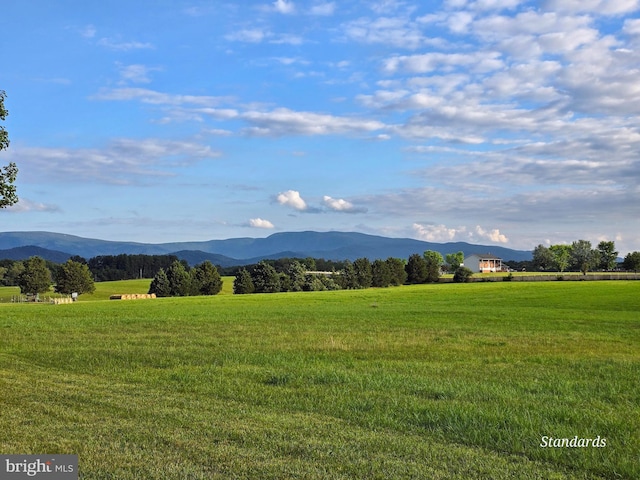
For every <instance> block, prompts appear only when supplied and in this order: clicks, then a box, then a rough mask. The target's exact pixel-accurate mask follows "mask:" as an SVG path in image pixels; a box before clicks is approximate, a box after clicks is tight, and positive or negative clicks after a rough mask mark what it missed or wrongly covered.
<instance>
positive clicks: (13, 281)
mask: <svg viewBox="0 0 640 480" xmlns="http://www.w3.org/2000/svg"><path fill="white" fill-rule="evenodd" d="M22 272H24V262H22V261H20V260H18V261H15V262H13V263H12V264H11V266H10V267H9V269H8V270H7V273H6V275H5V278H4V284H5V285H7V286H17V285H18V282H19V281H20V275H22Z"/></svg>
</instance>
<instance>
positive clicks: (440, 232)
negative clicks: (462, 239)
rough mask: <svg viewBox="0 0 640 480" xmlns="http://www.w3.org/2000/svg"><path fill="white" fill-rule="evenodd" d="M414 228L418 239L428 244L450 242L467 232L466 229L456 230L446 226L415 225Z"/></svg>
mask: <svg viewBox="0 0 640 480" xmlns="http://www.w3.org/2000/svg"><path fill="white" fill-rule="evenodd" d="M412 228H413V232H414V235H415V236H416V237H417V238H419V239H420V240H425V241H427V242H450V241H453V240H454V239H455V238H456V235H458V234H460V233H464V232H465V228H464V227H462V228H460V229H456V228H449V227H447V226H445V225H433V224H427V225H424V224H421V223H414V224H413V227H412Z"/></svg>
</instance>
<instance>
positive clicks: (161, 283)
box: [149, 268, 171, 297]
mask: <svg viewBox="0 0 640 480" xmlns="http://www.w3.org/2000/svg"><path fill="white" fill-rule="evenodd" d="M149 293H155V294H156V297H170V296H171V285H169V279H168V278H167V273H166V272H165V271H164V268H161V269H160V270H158V273H156V275H155V276H154V277H153V280H151V285H149Z"/></svg>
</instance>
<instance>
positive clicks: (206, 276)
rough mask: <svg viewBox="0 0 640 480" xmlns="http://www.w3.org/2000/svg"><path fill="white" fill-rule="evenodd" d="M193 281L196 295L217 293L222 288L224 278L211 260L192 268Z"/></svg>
mask: <svg viewBox="0 0 640 480" xmlns="http://www.w3.org/2000/svg"><path fill="white" fill-rule="evenodd" d="M191 283H192V290H193V291H192V293H193V294H194V295H217V294H218V293H220V290H222V278H220V274H219V273H218V269H217V268H216V267H215V266H214V265H213V264H212V263H211V262H210V261H209V260H205V261H204V262H202V263H201V264H200V265H196V266H195V267H194V268H193V269H192V270H191Z"/></svg>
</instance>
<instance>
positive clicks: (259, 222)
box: [249, 218, 275, 229]
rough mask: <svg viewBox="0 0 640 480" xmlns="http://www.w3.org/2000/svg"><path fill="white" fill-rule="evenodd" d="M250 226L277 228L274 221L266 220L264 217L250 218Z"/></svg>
mask: <svg viewBox="0 0 640 480" xmlns="http://www.w3.org/2000/svg"><path fill="white" fill-rule="evenodd" d="M249 226H250V227H252V228H264V229H272V228H275V226H274V225H273V223H271V222H270V221H269V220H265V219H263V218H252V219H250V220H249Z"/></svg>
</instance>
